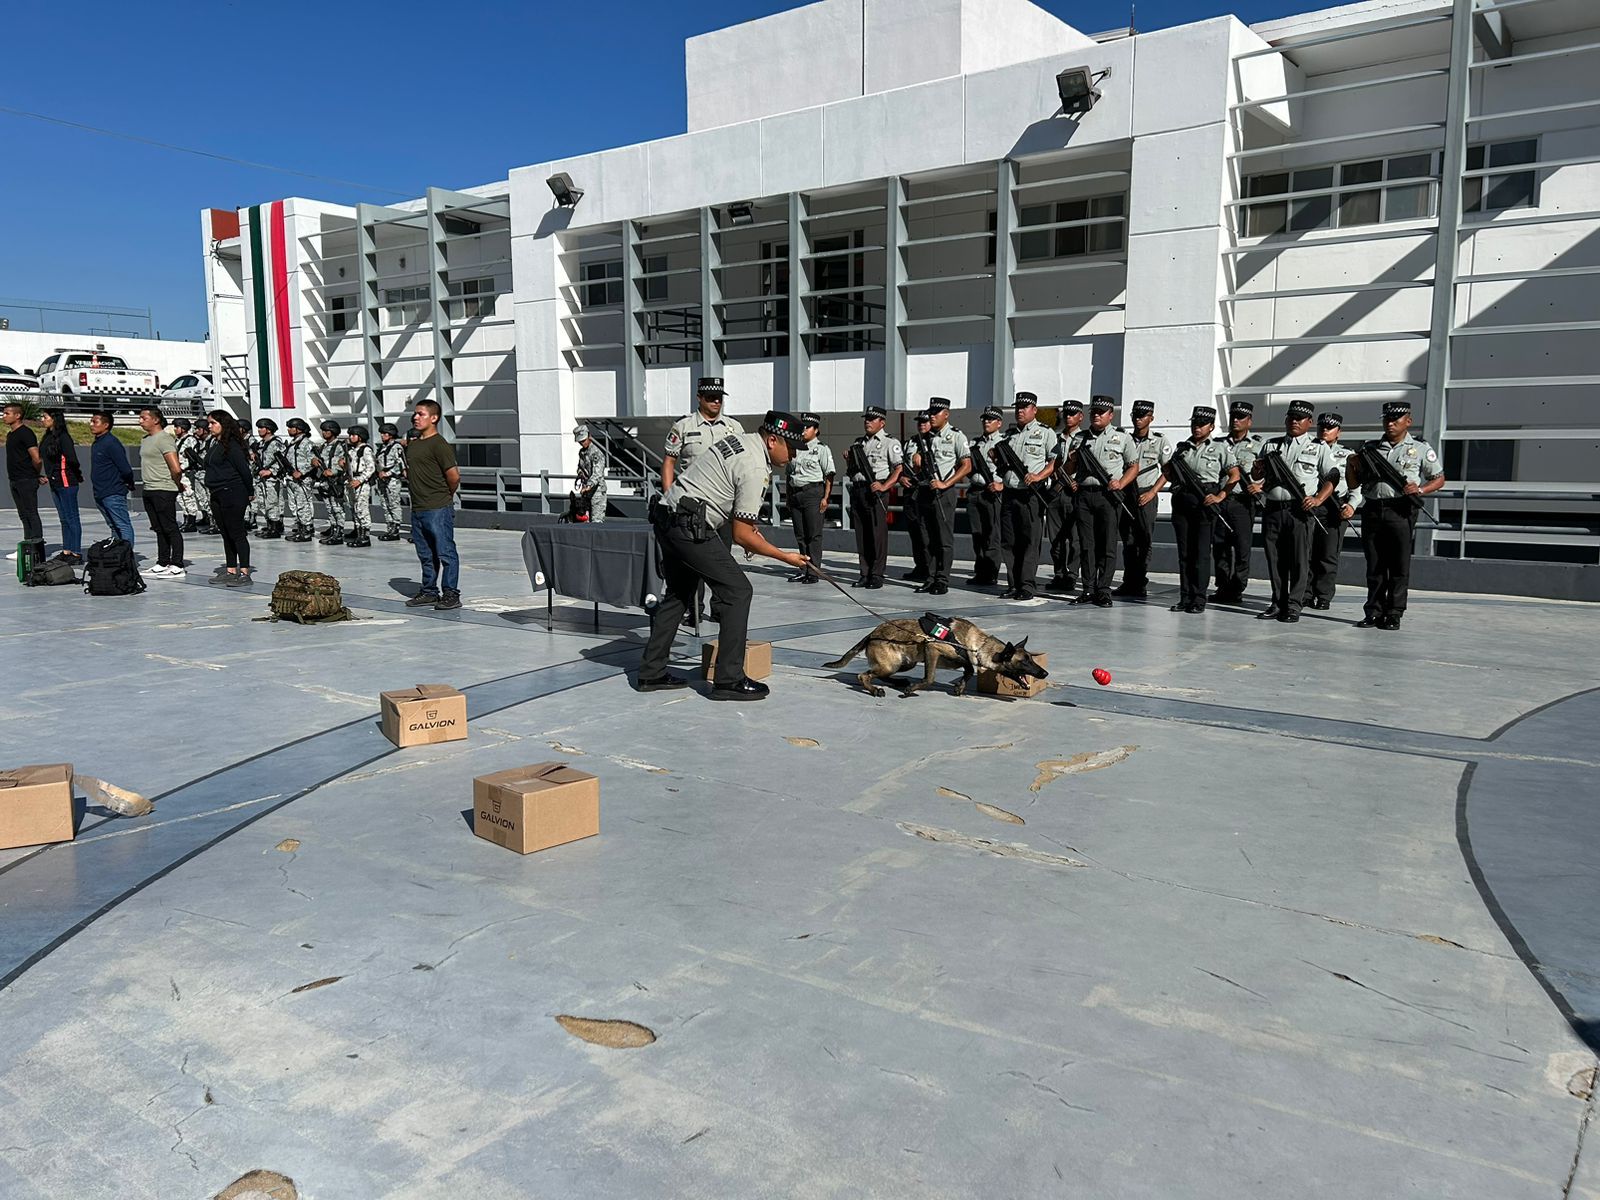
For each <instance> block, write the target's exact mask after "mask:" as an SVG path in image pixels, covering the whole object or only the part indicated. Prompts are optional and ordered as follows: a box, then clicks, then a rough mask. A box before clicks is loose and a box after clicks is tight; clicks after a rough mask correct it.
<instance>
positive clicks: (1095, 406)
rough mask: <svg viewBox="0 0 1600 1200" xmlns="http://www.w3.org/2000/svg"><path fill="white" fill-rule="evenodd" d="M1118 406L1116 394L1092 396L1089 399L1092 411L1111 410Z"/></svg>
mask: <svg viewBox="0 0 1600 1200" xmlns="http://www.w3.org/2000/svg"><path fill="white" fill-rule="evenodd" d="M1116 407H1117V398H1116V397H1115V396H1105V395H1100V396H1094V397H1091V398H1090V400H1089V409H1090V411H1091V412H1111V411H1113V410H1114V409H1115V408H1116Z"/></svg>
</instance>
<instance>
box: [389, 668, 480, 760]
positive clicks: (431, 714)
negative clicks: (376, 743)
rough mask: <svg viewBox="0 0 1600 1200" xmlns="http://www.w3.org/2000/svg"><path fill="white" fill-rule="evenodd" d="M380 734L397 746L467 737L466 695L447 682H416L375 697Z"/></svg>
mask: <svg viewBox="0 0 1600 1200" xmlns="http://www.w3.org/2000/svg"><path fill="white" fill-rule="evenodd" d="M378 701H379V709H380V710H381V711H382V713H383V736H384V737H386V738H388V739H389V740H390V741H391V742H393V743H394V744H395V745H396V746H431V745H433V744H434V743H435V742H459V741H464V740H465V739H466V736H467V698H466V696H464V695H463V694H462V693H461V692H459V691H457V690H456V689H455V688H453V687H451V686H450V685H449V684H448V683H419V684H417V686H416V687H410V688H405V689H404V690H402V691H398V692H384V693H382V694H381V695H380V696H379V697H378Z"/></svg>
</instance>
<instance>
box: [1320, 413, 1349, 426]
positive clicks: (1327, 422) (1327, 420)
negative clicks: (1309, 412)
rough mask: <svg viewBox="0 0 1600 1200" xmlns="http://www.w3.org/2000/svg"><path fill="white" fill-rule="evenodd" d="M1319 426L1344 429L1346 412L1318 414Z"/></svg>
mask: <svg viewBox="0 0 1600 1200" xmlns="http://www.w3.org/2000/svg"><path fill="white" fill-rule="evenodd" d="M1317 428H1318V429H1343V428H1344V414H1343V413H1336V412H1325V413H1318V414H1317Z"/></svg>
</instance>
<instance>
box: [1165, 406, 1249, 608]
mask: <svg viewBox="0 0 1600 1200" xmlns="http://www.w3.org/2000/svg"><path fill="white" fill-rule="evenodd" d="M1216 428H1217V410H1216V409H1215V408H1212V407H1211V406H1210V405H1208V404H1201V405H1196V406H1195V409H1194V411H1193V412H1191V413H1190V414H1189V440H1188V441H1186V442H1179V443H1178V444H1177V446H1175V447H1174V448H1173V453H1172V456H1171V457H1170V458H1168V459H1167V465H1166V466H1164V467H1162V469H1161V470H1162V475H1163V477H1164V478H1165V479H1166V480H1167V482H1168V483H1170V484H1171V485H1172V488H1171V490H1172V533H1173V536H1174V538H1175V539H1176V540H1177V543H1178V602H1177V603H1176V604H1174V605H1173V606H1172V608H1171V609H1169V610H1168V611H1170V612H1181V613H1199V612H1205V610H1206V583H1207V576H1209V575H1210V574H1211V526H1212V524H1213V522H1215V521H1216V519H1217V510H1218V509H1219V508H1221V506H1222V505H1223V504H1224V503H1225V502H1226V501H1227V498H1228V492H1229V490H1230V489H1231V488H1232V486H1233V484H1235V483H1237V482H1238V480H1239V466H1238V464H1237V463H1236V462H1235V461H1234V457H1233V447H1232V446H1231V445H1230V444H1229V442H1228V441H1227V439H1226V438H1213V437H1212V436H1211V435H1212V433H1214V432H1215V431H1216ZM1173 458H1176V459H1179V460H1181V461H1182V463H1183V464H1184V465H1185V466H1187V467H1188V468H1189V471H1190V473H1191V474H1193V476H1194V478H1195V480H1196V481H1197V482H1198V483H1199V485H1200V487H1199V490H1198V492H1197V491H1195V490H1194V489H1192V488H1189V487H1185V486H1183V482H1182V480H1181V478H1180V477H1179V473H1178V471H1177V470H1176V469H1175V468H1174V467H1173V465H1172V459H1173Z"/></svg>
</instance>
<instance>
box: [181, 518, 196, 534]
mask: <svg viewBox="0 0 1600 1200" xmlns="http://www.w3.org/2000/svg"><path fill="white" fill-rule="evenodd" d="M194 530H195V524H194V518H193V517H184V519H183V528H182V529H180V530H178V532H179V533H193V532H194Z"/></svg>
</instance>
